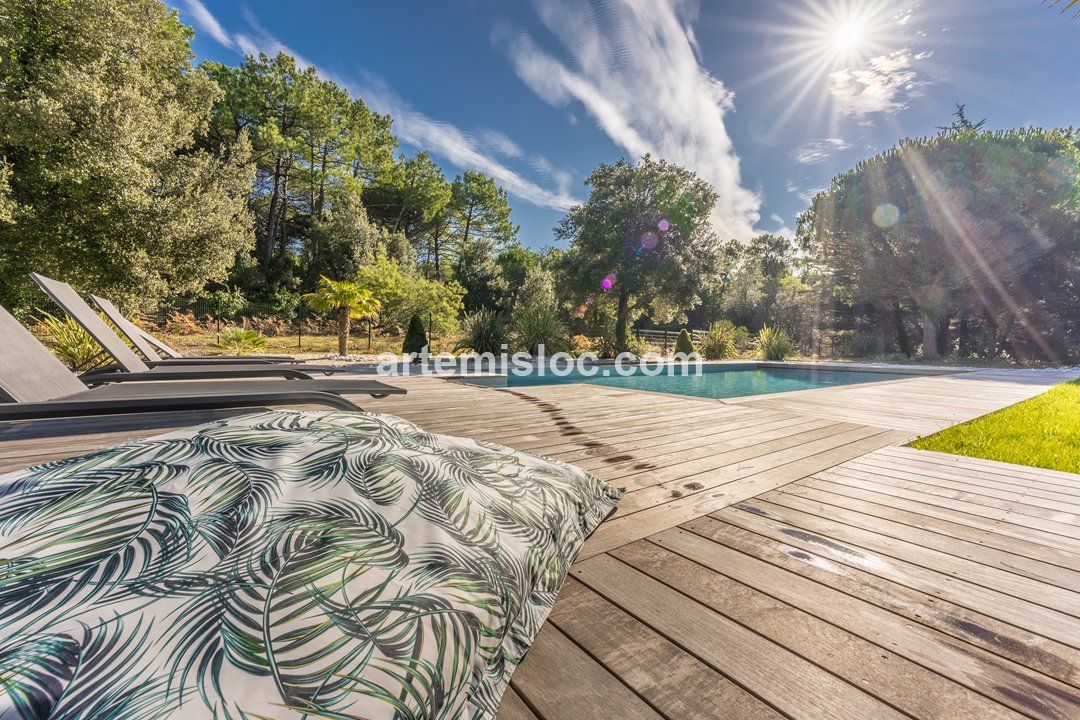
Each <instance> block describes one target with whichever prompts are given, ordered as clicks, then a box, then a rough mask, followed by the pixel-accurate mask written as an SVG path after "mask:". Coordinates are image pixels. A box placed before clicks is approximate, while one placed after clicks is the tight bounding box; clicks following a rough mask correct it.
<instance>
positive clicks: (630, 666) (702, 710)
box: [550, 578, 783, 720]
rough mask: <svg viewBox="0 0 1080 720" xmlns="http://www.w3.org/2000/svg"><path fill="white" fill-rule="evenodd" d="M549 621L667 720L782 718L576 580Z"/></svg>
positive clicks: (769, 719) (773, 719)
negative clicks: (668, 719)
mask: <svg viewBox="0 0 1080 720" xmlns="http://www.w3.org/2000/svg"><path fill="white" fill-rule="evenodd" d="M550 621H551V622H552V623H554V624H555V626H556V627H558V628H559V629H560V630H562V631H563V632H564V633H565V634H566V635H567V636H569V637H571V638H573V640H574V642H575V643H577V644H578V645H579V646H581V647H582V648H584V649H585V651H586V652H588V653H589V655H591V656H592V657H594V658H596V659H597V660H598V661H599V662H601V663H602V664H603V665H604V666H605V667H607V669H608V670H609V671H611V672H612V673H614V674H616V675H618V676H619V678H620V679H621V680H622V681H623V682H624V683H626V684H627V685H629V686H630V687H632V688H634V690H635V691H636V692H637V693H638V694H639V695H641V696H642V697H644V698H646V699H647V700H648V701H649V703H650V704H652V706H653V707H654V708H656V709H657V710H659V711H660V712H661V713H662V714H663V715H665V716H666V717H669V718H678V719H679V720H713V719H714V718H718V717H724V718H729V719H730V720H777V719H778V718H781V717H783V716H782V715H781V714H780V713H779V712H777V711H776V710H774V709H773V708H771V707H769V706H768V705H766V704H765V703H763V702H762V701H761V700H759V699H758V698H756V697H754V695H752V694H751V693H749V692H747V691H746V690H744V689H743V688H741V687H740V686H738V685H736V684H735V683H733V682H732V681H731V680H729V679H728V678H726V677H724V676H723V675H721V674H720V673H718V672H717V671H716V670H714V669H712V668H711V667H709V666H708V665H706V664H705V663H703V662H702V661H700V660H698V659H697V658H696V657H694V656H693V655H691V654H690V653H688V652H686V651H685V650H683V649H682V648H680V647H679V646H678V645H676V644H675V643H673V642H671V641H670V640H668V639H667V638H665V637H664V636H662V635H660V634H659V633H657V632H655V631H653V630H652V629H651V628H649V627H648V626H646V625H644V624H642V623H641V622H640V621H638V620H636V619H635V618H633V617H632V616H630V615H628V614H627V613H625V612H624V611H622V610H621V609H619V608H618V607H616V606H615V605H612V604H611V603H610V602H608V601H607V600H605V599H604V598H602V597H601V596H599V595H597V594H596V593H595V592H593V591H592V590H590V589H588V588H587V587H585V586H584V585H582V584H581V583H579V582H577V581H576V580H574V579H573V578H570V579H568V580H567V583H566V586H565V587H563V590H562V592H560V593H559V601H558V602H557V603H556V605H555V609H554V610H553V611H552V613H551V617H550ZM658 668H662V669H663V670H662V672H658V671H657V670H658Z"/></svg>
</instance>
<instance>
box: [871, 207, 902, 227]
mask: <svg viewBox="0 0 1080 720" xmlns="http://www.w3.org/2000/svg"><path fill="white" fill-rule="evenodd" d="M873 221H874V224H875V225H877V226H878V227H879V228H891V227H892V226H893V225H895V224H896V223H898V222H900V208H898V207H896V206H895V205H893V204H892V203H882V204H881V205H878V206H877V207H876V208H874V214H873Z"/></svg>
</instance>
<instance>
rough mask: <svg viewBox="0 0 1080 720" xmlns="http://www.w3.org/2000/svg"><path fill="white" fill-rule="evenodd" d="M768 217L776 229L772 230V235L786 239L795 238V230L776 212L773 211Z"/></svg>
mask: <svg viewBox="0 0 1080 720" xmlns="http://www.w3.org/2000/svg"><path fill="white" fill-rule="evenodd" d="M769 219H770V220H772V221H773V222H774V223H776V225H777V227H776V229H775V230H773V231H772V234H773V235H779V236H780V237H783V238H787V239H788V240H794V239H795V231H794V230H792V229H791V228H790V227H788V224H787V222H785V221H784V218H782V217H780V216H779V215H777V214H776V213H773V214H772V215H770V216H769Z"/></svg>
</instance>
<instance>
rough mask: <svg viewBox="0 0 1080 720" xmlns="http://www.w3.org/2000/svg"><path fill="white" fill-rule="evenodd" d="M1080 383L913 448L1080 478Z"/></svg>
mask: <svg viewBox="0 0 1080 720" xmlns="http://www.w3.org/2000/svg"><path fill="white" fill-rule="evenodd" d="M1077 407H1080V380H1077V381H1073V382H1071V383H1065V384H1062V385H1058V386H1057V387H1054V388H1051V389H1050V390H1048V391H1047V392H1045V393H1043V394H1042V395H1038V396H1036V397H1034V398H1031V399H1030V400H1025V401H1024V402H1021V403H1018V404H1016V405H1012V406H1010V407H1007V408H1005V409H1004V410H998V411H997V412H994V413H990V414H989V415H984V416H982V417H980V418H976V419H975V420H972V421H970V422H966V423H964V424H962V425H956V426H954V427H951V428H949V429H948V430H943V431H942V432H939V433H937V434H936V435H931V436H929V437H925V438H921V439H919V440H916V441H915V442H913V443H912V447H916V448H919V449H921V450H935V451H937V452H947V453H954V454H957V455H967V456H969V457H977V458H985V459H987V460H998V461H1000V462H1008V463H1016V464H1018V465H1030V466H1033V467H1041V468H1048V469H1050V470H1060V471H1062V472H1069V473H1076V472H1080V413H1077V412H1076V408H1077Z"/></svg>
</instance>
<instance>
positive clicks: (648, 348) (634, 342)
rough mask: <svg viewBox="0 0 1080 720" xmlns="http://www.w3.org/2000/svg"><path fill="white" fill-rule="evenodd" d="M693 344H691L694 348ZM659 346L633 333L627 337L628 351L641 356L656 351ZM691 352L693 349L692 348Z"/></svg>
mask: <svg viewBox="0 0 1080 720" xmlns="http://www.w3.org/2000/svg"><path fill="white" fill-rule="evenodd" d="M692 347H693V346H691V348H692ZM656 349H657V348H656V347H654V346H653V345H651V344H650V343H649V341H648V340H646V339H645V338H642V337H638V336H636V335H631V336H630V337H628V338H627V339H626V352H628V353H630V354H632V355H636V356H637V357H641V356H642V355H645V354H646V353H650V352H654V351H655V350H656ZM691 352H693V350H692V349H691Z"/></svg>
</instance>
